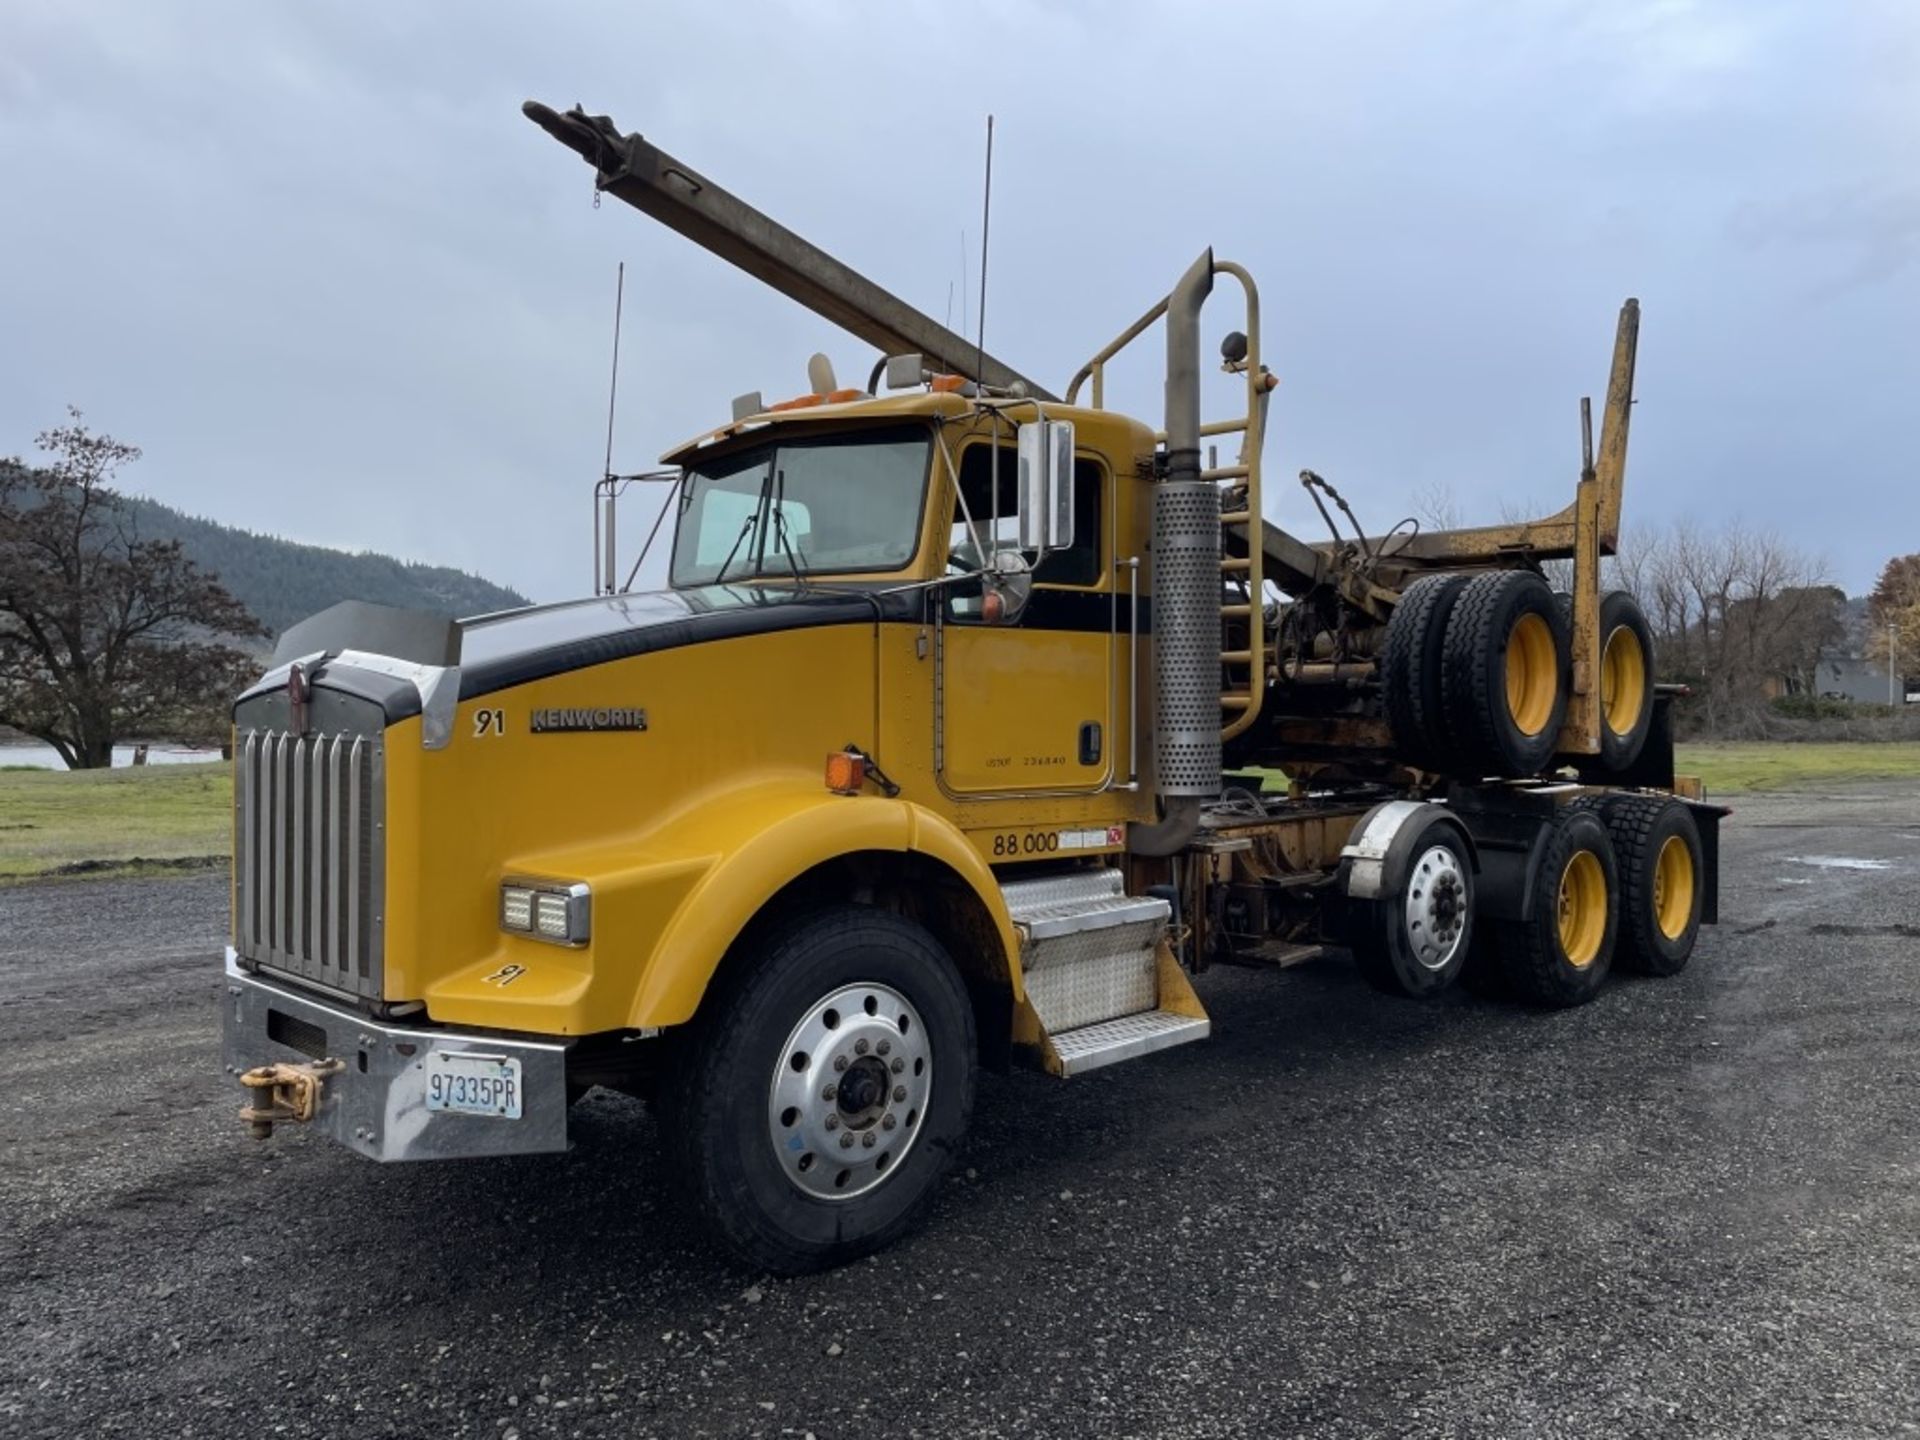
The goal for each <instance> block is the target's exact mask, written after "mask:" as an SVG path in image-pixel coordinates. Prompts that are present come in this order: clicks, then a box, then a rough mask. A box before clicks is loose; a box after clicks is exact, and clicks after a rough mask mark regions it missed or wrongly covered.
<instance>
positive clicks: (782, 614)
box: [460, 585, 919, 700]
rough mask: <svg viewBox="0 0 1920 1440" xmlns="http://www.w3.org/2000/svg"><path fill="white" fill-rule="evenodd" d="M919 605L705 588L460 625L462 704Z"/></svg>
mask: <svg viewBox="0 0 1920 1440" xmlns="http://www.w3.org/2000/svg"><path fill="white" fill-rule="evenodd" d="M918 598H919V597H918V595H917V594H915V593H912V592H909V593H907V594H898V593H896V594H882V593H879V590H878V587H873V588H866V587H856V586H847V585H836V586H834V587H833V588H832V589H797V588H792V587H789V586H784V585H783V586H762V585H707V586H702V587H700V588H698V589H691V590H653V591H647V592H644V593H641V594H630V595H602V596H596V597H595V598H593V599H591V600H571V601H566V602H564V603H562V604H558V605H541V606H535V607H532V608H530V609H526V610H508V611H503V612H502V613H500V614H498V615H488V616H483V617H481V618H480V619H477V620H470V621H466V622H463V623H462V625H461V637H460V698H461V699H463V700H467V699H471V698H473V697H475V696H478V695H486V694H489V693H491V692H492V691H495V690H504V689H506V688H507V687H509V686H512V685H524V684H526V683H527V682H528V681H529V680H539V679H543V678H545V677H546V676H549V675H558V674H562V673H564V672H565V671H568V670H579V669H583V668H585V667H586V666H589V665H604V664H606V663H607V662H608V661H610V660H624V659H626V658H628V657H629V656H633V655H646V654H649V653H651V652H653V651H655V650H668V649H672V648H674V647H676V646H680V645H698V644H701V643H703V642H706V641H710V640H732V639H735V638H737V637H739V636H743V635H765V634H770V633H772V632H773V631H776V630H801V629H807V628H810V627H813V626H817V625H857V624H863V623H864V624H872V623H873V622H875V621H877V620H904V619H909V618H911V617H912V616H913V615H914V614H916V613H917V609H918V604H917V602H918Z"/></svg>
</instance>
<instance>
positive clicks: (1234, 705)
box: [1220, 695, 1253, 710]
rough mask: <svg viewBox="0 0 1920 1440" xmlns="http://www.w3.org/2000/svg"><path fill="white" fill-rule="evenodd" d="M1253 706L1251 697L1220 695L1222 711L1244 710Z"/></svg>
mask: <svg viewBox="0 0 1920 1440" xmlns="http://www.w3.org/2000/svg"><path fill="white" fill-rule="evenodd" d="M1252 704H1253V696H1251V695H1222V696H1221V697H1220V708H1221V709H1223V710H1245V709H1247V708H1248V707H1249V706H1251V705H1252Z"/></svg>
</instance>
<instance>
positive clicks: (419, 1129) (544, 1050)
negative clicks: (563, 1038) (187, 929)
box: [222, 948, 567, 1161]
mask: <svg viewBox="0 0 1920 1440" xmlns="http://www.w3.org/2000/svg"><path fill="white" fill-rule="evenodd" d="M223 1000H224V1002H225V1003H224V1006H223V1009H222V1015H223V1017H224V1018H223V1028H224V1031H225V1040H224V1049H225V1055H226V1067H227V1072H228V1073H229V1074H230V1075H234V1076H238V1075H240V1074H242V1073H244V1072H245V1071H247V1070H250V1069H252V1068H254V1067H255V1066H257V1065H273V1064H278V1063H288V1064H297V1063H300V1062H302V1061H308V1060H322V1059H330V1060H338V1061H340V1062H341V1065H342V1068H341V1069H340V1070H339V1071H338V1072H337V1073H334V1074H332V1075H329V1076H328V1077H327V1078H326V1080H325V1082H324V1087H323V1089H322V1091H321V1096H320V1100H319V1104H318V1107H317V1108H316V1110H315V1112H314V1116H313V1119H312V1121H311V1122H308V1123H311V1124H312V1126H313V1128H314V1129H316V1130H319V1131H320V1132H321V1133H323V1134H325V1135H327V1136H329V1137H330V1138H332V1139H334V1140H337V1141H339V1142H340V1143H341V1144H342V1145H345V1146H346V1147H347V1148H348V1149H349V1150H357V1151H359V1152H360V1154H362V1155H366V1156H368V1157H370V1158H372V1159H374V1160H383V1161H391V1160H457V1159H463V1158H467V1157H471V1156H481V1155H533V1154H541V1153H545V1152H549V1151H554V1150H564V1149H566V1148H567V1047H566V1046H565V1045H564V1044H554V1043H549V1042H540V1041H530V1040H508V1039H504V1038H501V1037H498V1036H493V1035H474V1034H459V1033H455V1032H453V1031H448V1030H435V1029H429V1028H424V1027H422V1028H413V1027H408V1026H404V1025H382V1024H379V1023H377V1022H375V1021H373V1020H371V1019H369V1018H368V1017H367V1016H365V1015H360V1014H356V1013H354V1012H353V1011H351V1010H347V1009H342V1008H340V1007H338V1006H335V1005H330V1004H327V1003H325V1002H323V1001H320V1000H316V999H314V998H312V997H310V996H308V995H305V994H303V993H302V992H300V991H297V990H294V989H292V988H291V987H290V986H282V985H276V984H273V983H271V982H269V981H266V980H262V979H260V978H259V977H258V976H255V975H250V974H248V973H247V972H246V971H245V970H242V969H241V968H240V966H239V963H238V960H237V957H236V956H235V955H234V952H233V950H232V949H231V948H229V949H228V950H227V984H226V994H225V995H224V997H223ZM276 1037H277V1038H276ZM288 1041H295V1042H298V1043H297V1047H296V1045H295V1044H289V1043H287V1042H288ZM435 1050H442V1051H464V1052H467V1053H471V1054H475V1055H490V1056H496V1057H502V1058H507V1059H513V1060H518V1061H519V1062H520V1078H521V1085H522V1087H523V1099H522V1102H521V1115H520V1118H519V1119H517V1120H508V1119H496V1118H494V1117H491V1116H481V1115H460V1114H454V1113H452V1112H449V1111H445V1110H429V1109H428V1108H427V1094H426V1057H427V1056H428V1054H430V1053H431V1052H433V1051H435ZM233 1093H234V1097H235V1099H236V1100H237V1099H241V1098H244V1097H243V1096H242V1095H241V1091H240V1089H239V1087H238V1086H236V1087H235V1089H234V1092H233Z"/></svg>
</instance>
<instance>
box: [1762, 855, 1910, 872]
mask: <svg viewBox="0 0 1920 1440" xmlns="http://www.w3.org/2000/svg"><path fill="white" fill-rule="evenodd" d="M1787 863H1788V864H1791V865H1818V866H1819V867H1820V868H1821V869H1822V870H1891V869H1892V868H1893V862H1892V861H1891V860H1862V859H1860V858H1858V857H1857V856H1853V855H1789V856H1787Z"/></svg>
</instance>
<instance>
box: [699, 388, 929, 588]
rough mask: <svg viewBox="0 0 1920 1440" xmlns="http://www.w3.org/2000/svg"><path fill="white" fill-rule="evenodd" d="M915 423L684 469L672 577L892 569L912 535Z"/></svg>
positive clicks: (923, 440) (922, 469)
mask: <svg viewBox="0 0 1920 1440" xmlns="http://www.w3.org/2000/svg"><path fill="white" fill-rule="evenodd" d="M929 448H930V442H929V440H928V437H927V432H926V431H925V429H923V428H922V427H920V426H913V427H910V428H907V429H891V430H872V431H867V432H865V433H863V434H860V435H857V436H850V435H836V436H831V437H828V438H824V439H820V440H794V441H789V442H786V443H783V444H780V445H777V446H774V445H766V446H762V447H761V448H760V449H757V450H749V451H746V452H744V453H741V454H735V455H728V456H726V457H725V458H724V459H717V460H713V461H711V462H709V463H707V464H705V465H701V466H697V467H695V468H693V469H690V470H689V471H688V472H687V476H686V479H685V480H684V481H682V482H681V487H680V516H679V524H678V526H677V527H676V528H675V531H674V537H673V567H672V571H671V579H672V583H673V584H674V585H676V586H679V587H682V588H684V587H687V586H691V585H713V584H717V583H719V582H721V581H726V580H750V579H755V578H761V579H765V578H769V577H780V576H792V575H796V574H798V575H806V574H830V575H844V574H848V573H854V572H859V571H879V570H898V569H899V568H900V567H901V566H903V565H905V564H906V563H907V562H908V561H909V560H911V559H913V552H914V550H915V548H916V546H917V545H918V543H919V539H920V507H921V497H922V494H923V492H924V491H925V489H926V483H927V458H928V450H929Z"/></svg>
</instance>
